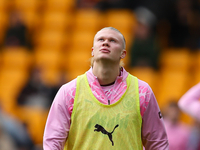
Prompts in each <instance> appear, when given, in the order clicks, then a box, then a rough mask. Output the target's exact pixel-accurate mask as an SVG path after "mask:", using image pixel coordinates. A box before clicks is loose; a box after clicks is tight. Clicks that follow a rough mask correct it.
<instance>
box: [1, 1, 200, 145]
mask: <svg viewBox="0 0 200 150" xmlns="http://www.w3.org/2000/svg"><path fill="white" fill-rule="evenodd" d="M13 9H16V10H18V11H20V12H21V14H22V16H23V19H24V22H25V24H26V26H27V27H28V32H29V35H31V39H30V41H31V43H32V45H33V47H32V48H31V50H29V48H27V47H21V46H18V47H16V46H15V47H6V46H3V41H4V36H5V31H6V29H7V27H8V25H9V15H10V12H11V10H13ZM136 24H137V20H136V16H135V13H134V11H133V10H131V9H127V8H115V9H114V8H112V9H107V10H106V11H100V10H98V9H95V8H92V7H86V6H85V7H77V2H76V1H75V0H1V1H0V44H1V47H0V103H1V107H2V109H3V110H4V111H5V112H6V113H8V114H9V115H11V116H14V117H16V118H17V119H19V120H20V122H23V123H25V124H26V125H27V129H28V131H29V133H30V135H31V137H32V138H33V140H34V142H35V143H36V144H38V145H41V144H42V136H43V131H44V126H45V122H46V117H47V114H48V110H44V109H41V108H35V107H22V106H18V105H17V96H18V95H19V92H20V90H21V89H22V87H23V86H24V85H25V83H26V82H27V80H28V78H29V73H30V71H31V68H32V67H33V66H39V67H42V68H43V70H44V74H43V79H44V81H45V82H46V83H47V84H48V85H56V84H58V82H59V76H60V74H63V75H64V77H65V78H66V80H68V81H69V80H72V79H74V78H75V77H76V76H77V75H79V74H82V73H84V72H85V71H86V70H88V69H89V67H90V61H89V59H90V57H91V47H92V41H93V37H94V35H95V33H96V31H98V30H99V29H101V28H102V27H105V26H112V27H115V28H117V29H119V30H120V31H121V32H122V34H123V35H124V36H125V39H126V42H127V48H126V49H127V53H128V55H127V57H126V58H125V60H124V63H125V67H126V70H128V71H129V72H130V73H132V74H133V75H135V76H137V77H138V78H140V79H142V80H144V81H146V82H148V83H149V85H150V86H151V87H152V89H153V91H154V93H155V95H156V98H157V101H158V104H159V106H160V108H161V110H162V109H164V107H165V106H166V104H167V103H168V100H170V99H175V100H178V99H179V98H180V97H181V96H182V95H183V94H184V93H185V92H186V91H187V90H188V89H189V88H190V87H192V86H193V85H195V84H196V83H198V82H199V81H200V51H199V50H198V48H197V50H195V51H191V50H190V49H189V48H187V47H170V46H167V45H166V44H165V38H163V37H160V38H162V39H163V41H161V42H163V43H161V44H163V46H162V49H161V55H160V57H159V65H160V69H158V70H154V69H153V68H151V67H130V66H129V63H130V56H129V52H130V51H129V49H130V46H131V44H132V42H133V41H134V27H135V26H136ZM160 30H163V31H164V30H165V31H167V30H168V28H163V29H160ZM161 33H165V32H161ZM161 35H162V34H161ZM182 120H183V121H184V122H186V123H188V124H191V123H192V122H193V119H192V118H190V117H189V116H187V115H186V114H184V113H183V114H182Z"/></svg>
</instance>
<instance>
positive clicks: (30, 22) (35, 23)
mask: <svg viewBox="0 0 200 150" xmlns="http://www.w3.org/2000/svg"><path fill="white" fill-rule="evenodd" d="M23 20H24V23H25V24H26V26H27V28H28V30H29V31H30V32H32V34H34V33H33V32H34V31H35V30H36V29H38V27H39V23H40V16H39V14H38V13H37V12H32V11H27V12H26V13H23Z"/></svg>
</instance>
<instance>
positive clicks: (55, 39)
mask: <svg viewBox="0 0 200 150" xmlns="http://www.w3.org/2000/svg"><path fill="white" fill-rule="evenodd" d="M34 43H35V46H36V47H46V48H51V49H52V48H54V49H61V48H63V46H64V34H63V32H61V31H42V32H41V33H39V34H38V35H35V37H34Z"/></svg>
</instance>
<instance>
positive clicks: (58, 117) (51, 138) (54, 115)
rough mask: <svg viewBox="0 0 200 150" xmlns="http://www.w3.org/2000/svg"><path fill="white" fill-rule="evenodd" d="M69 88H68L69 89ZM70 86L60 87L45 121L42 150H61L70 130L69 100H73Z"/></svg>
mask: <svg viewBox="0 0 200 150" xmlns="http://www.w3.org/2000/svg"><path fill="white" fill-rule="evenodd" d="M69 87H70V88H69ZM72 90H73V89H72V88H71V86H66V85H64V86H62V87H61V88H60V89H59V91H58V92H57V94H56V96H55V98H54V101H53V103H52V106H51V108H50V111H49V114H48V118H47V121H46V126H45V131H44V137H43V147H44V150H50V149H59V150H60V149H63V147H64V144H65V141H66V138H67V136H68V132H69V129H70V121H71V113H70V110H69V108H70V106H71V102H70V100H71V99H72V98H73V97H72V95H71V94H70V93H73V91H72Z"/></svg>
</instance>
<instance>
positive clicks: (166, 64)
mask: <svg viewBox="0 0 200 150" xmlns="http://www.w3.org/2000/svg"><path fill="white" fill-rule="evenodd" d="M191 62H192V61H191V57H190V52H189V50H188V49H173V48H172V49H166V50H163V52H162V53H161V57H160V64H161V68H162V69H169V70H180V71H184V72H185V71H188V69H189V68H190V67H191Z"/></svg>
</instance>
